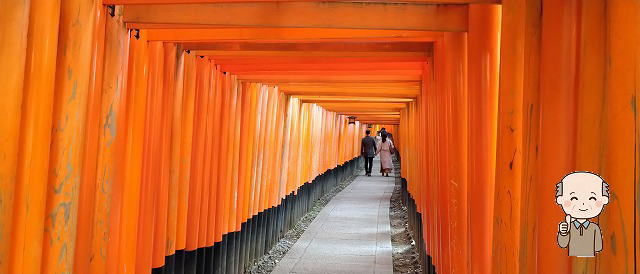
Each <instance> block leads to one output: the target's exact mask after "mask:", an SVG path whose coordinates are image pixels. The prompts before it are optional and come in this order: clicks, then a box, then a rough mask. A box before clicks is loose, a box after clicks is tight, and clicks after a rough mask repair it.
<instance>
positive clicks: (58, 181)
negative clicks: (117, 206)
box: [42, 0, 96, 272]
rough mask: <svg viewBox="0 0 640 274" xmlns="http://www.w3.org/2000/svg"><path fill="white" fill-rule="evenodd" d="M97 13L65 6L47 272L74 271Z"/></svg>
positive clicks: (85, 3) (86, 5) (77, 1)
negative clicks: (79, 196) (88, 95)
mask: <svg viewBox="0 0 640 274" xmlns="http://www.w3.org/2000/svg"><path fill="white" fill-rule="evenodd" d="M95 9H96V2H95V1H93V0H73V1H64V2H63V3H62V6H61V14H60V28H59V39H58V57H59V59H58V61H57V62H56V64H57V66H56V80H55V81H56V82H55V99H54V105H53V128H52V130H51V132H52V133H51V134H52V135H51V155H50V169H49V180H48V182H49V185H48V190H47V205H46V211H45V216H46V219H45V227H44V239H43V241H44V247H43V256H42V264H43V267H42V271H44V272H71V271H73V257H74V252H75V243H76V228H77V221H78V219H77V217H78V216H77V213H78V194H79V191H80V189H79V188H80V180H81V177H80V175H81V174H82V150H83V147H84V141H85V118H86V112H87V94H88V93H89V90H90V88H91V86H90V71H91V64H90V63H91V60H92V52H93V49H92V45H93V37H94V31H95V30H94V20H95V19H94V15H95ZM83 221H85V220H83ZM85 252H86V251H85Z"/></svg>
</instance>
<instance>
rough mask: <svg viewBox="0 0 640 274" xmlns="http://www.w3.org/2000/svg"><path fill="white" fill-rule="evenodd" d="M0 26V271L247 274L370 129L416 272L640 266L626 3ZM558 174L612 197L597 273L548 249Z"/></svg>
mask: <svg viewBox="0 0 640 274" xmlns="http://www.w3.org/2000/svg"><path fill="white" fill-rule="evenodd" d="M0 10H2V11H3V16H1V17H0V37H1V38H2V41H4V42H5V43H3V44H2V45H1V46H0V74H1V75H2V77H0V86H2V88H3V92H2V94H3V95H4V97H3V100H0V116H1V117H2V118H1V119H0V135H1V136H2V138H0V156H1V157H0V272H1V273H38V272H44V273H49V272H72V271H73V272H78V273H125V272H132V271H135V272H141V273H146V272H150V271H151V270H152V269H155V270H156V271H157V270H168V271H173V270H174V269H180V270H188V271H196V270H198V271H215V272H217V273H219V272H224V271H227V272H240V271H241V270H242V268H243V267H244V266H246V264H247V263H248V262H249V261H250V259H255V258H257V257H259V256H260V255H261V254H262V253H264V252H265V249H268V247H269V244H272V243H273V241H274V239H277V236H278V235H277V234H278V233H276V232H275V231H280V232H281V231H283V229H286V228H288V227H290V225H292V223H291V222H292V220H294V219H296V218H299V217H300V216H302V214H303V213H304V212H305V210H306V206H308V204H309V202H310V201H312V200H313V199H315V198H317V195H318V194H317V193H318V192H317V191H318V190H317V189H318V188H319V187H320V186H323V185H327V186H331V185H332V184H335V181H336V180H337V179H336V178H339V179H341V178H344V177H345V176H347V174H349V172H351V171H352V170H353V169H354V168H355V166H356V161H355V159H356V157H357V156H358V155H359V152H360V151H359V149H360V147H359V139H360V138H361V137H362V135H363V133H364V130H365V129H366V127H367V126H366V125H365V124H371V129H372V130H373V131H374V132H375V131H377V130H379V129H380V128H382V127H385V128H387V129H388V130H389V131H390V132H392V133H393V134H394V139H395V140H394V141H395V143H396V146H397V147H398V148H399V150H400V151H399V152H400V155H401V156H402V174H401V176H402V178H403V187H404V188H405V189H406V192H405V194H406V196H405V198H406V202H407V203H408V204H409V209H410V215H411V216H410V217H411V218H410V225H411V227H412V229H413V231H414V237H415V238H416V240H417V242H418V249H419V250H420V253H421V254H420V255H421V262H422V263H423V264H424V265H423V267H424V268H423V269H425V270H436V271H438V272H441V273H468V272H473V273H512V272H534V273H538V272H540V273H570V272H571V273H583V272H588V273H634V272H637V271H638V270H639V269H640V252H639V250H640V237H639V236H638V235H640V222H639V221H638V220H640V207H639V206H638V205H639V204H640V194H639V193H640V183H639V182H640V180H639V179H638V178H639V175H638V170H640V166H639V163H640V160H639V155H640V150H639V149H638V148H639V147H640V146H638V142H639V141H640V140H639V138H640V137H639V136H640V134H639V133H638V132H640V130H639V129H640V124H639V123H640V122H639V119H638V118H637V105H638V98H639V96H638V95H639V94H638V92H639V91H640V41H639V40H640V28H639V27H638V26H640V3H638V1H635V0H589V1H586V0H566V1H555V0H502V1H498V0H438V1H431V0H411V1H402V3H393V2H391V1H389V2H386V1H365V2H361V3H353V2H346V1H327V2H319V1H303V2H291V1H267V0H264V1H263V0H260V1H250V2H246V1H244V0H232V1H227V2H225V3H221V2H219V1H215V0H104V1H97V0H68V1H67V0H65V1H49V0H29V1H2V2H0ZM350 115H353V116H357V117H358V122H356V123H355V125H349V124H348V121H347V118H346V116H350ZM574 170H589V171H593V172H596V173H598V174H600V175H602V176H603V177H604V178H605V179H606V180H607V181H608V182H609V184H610V186H611V191H612V197H611V202H610V204H609V205H608V206H607V207H606V209H605V211H604V213H603V214H602V215H601V216H600V217H599V218H598V223H599V224H600V226H601V228H602V230H603V233H604V235H605V239H604V244H605V246H604V250H603V251H602V252H600V253H599V254H598V255H597V257H595V258H570V257H567V254H566V251H565V250H563V249H560V248H559V247H557V246H556V243H555V237H556V234H557V224H558V222H560V221H562V220H563V215H564V214H563V213H562V211H561V210H560V208H558V207H557V205H556V204H555V200H554V199H553V198H554V197H553V191H554V187H555V184H556V183H557V181H558V180H560V179H561V178H562V176H563V175H565V174H566V173H568V172H571V171H574ZM285 217H286V218H285ZM285 220H286V221H285ZM2 239H4V240H2ZM241 254H242V255H241Z"/></svg>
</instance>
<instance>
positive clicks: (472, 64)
mask: <svg viewBox="0 0 640 274" xmlns="http://www.w3.org/2000/svg"><path fill="white" fill-rule="evenodd" d="M501 11H502V9H501V6H500V5H489V4H487V5H483V4H475V5H470V6H469V36H468V39H469V40H468V45H469V46H468V49H469V65H468V66H469V76H468V77H469V83H468V84H469V92H468V94H469V118H468V119H469V121H468V122H469V139H468V140H469V141H468V142H469V143H468V147H469V153H468V163H469V166H468V178H469V182H468V183H469V186H468V190H469V192H468V193H469V196H468V201H469V207H468V209H469V223H470V224H471V225H472V226H473V229H470V230H469V246H470V250H469V254H470V256H469V264H470V266H471V267H470V271H471V272H473V273H490V272H491V253H490V252H487V250H491V246H492V236H493V234H492V233H493V205H494V203H493V198H494V195H493V192H494V187H495V184H494V183H495V161H496V158H495V155H496V130H497V121H498V117H497V116H498V84H499V83H498V81H499V78H500V75H499V64H500V56H499V53H500V19H501Z"/></svg>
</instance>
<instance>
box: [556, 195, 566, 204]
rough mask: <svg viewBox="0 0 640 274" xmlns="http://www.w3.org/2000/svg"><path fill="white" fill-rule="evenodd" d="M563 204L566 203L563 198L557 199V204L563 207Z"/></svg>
mask: <svg viewBox="0 0 640 274" xmlns="http://www.w3.org/2000/svg"><path fill="white" fill-rule="evenodd" d="M562 202H564V197H563V196H558V197H556V204H559V205H562Z"/></svg>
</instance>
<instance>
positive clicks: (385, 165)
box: [376, 132, 395, 177]
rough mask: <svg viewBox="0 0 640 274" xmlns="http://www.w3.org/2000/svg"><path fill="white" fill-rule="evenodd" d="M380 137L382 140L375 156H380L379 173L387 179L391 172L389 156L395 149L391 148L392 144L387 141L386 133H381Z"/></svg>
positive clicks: (391, 166)
mask: <svg viewBox="0 0 640 274" xmlns="http://www.w3.org/2000/svg"><path fill="white" fill-rule="evenodd" d="M381 135H382V136H381V137H382V140H381V141H380V146H378V149H377V150H376V154H380V173H382V176H386V177H389V173H391V171H392V170H393V162H392V161H391V155H392V154H393V153H394V150H395V148H394V147H393V142H391V140H388V139H387V137H388V136H387V133H386V132H382V134H381Z"/></svg>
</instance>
